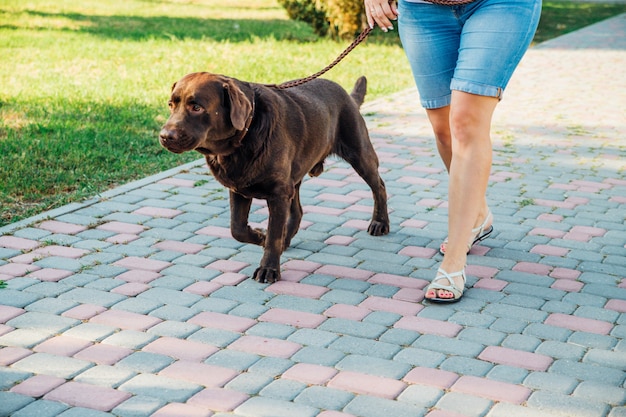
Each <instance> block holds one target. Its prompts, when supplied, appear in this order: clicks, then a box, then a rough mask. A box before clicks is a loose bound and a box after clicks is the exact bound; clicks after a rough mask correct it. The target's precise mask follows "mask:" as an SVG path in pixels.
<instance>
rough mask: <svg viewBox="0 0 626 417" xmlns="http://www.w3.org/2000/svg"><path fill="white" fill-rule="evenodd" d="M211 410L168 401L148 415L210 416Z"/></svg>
mask: <svg viewBox="0 0 626 417" xmlns="http://www.w3.org/2000/svg"><path fill="white" fill-rule="evenodd" d="M212 415H213V412H211V411H209V410H207V409H206V408H203V407H196V406H193V405H189V404H181V403H169V404H168V405H166V406H165V407H163V408H160V409H159V410H157V411H156V412H155V413H154V414H152V415H151V416H150V417H181V416H184V417H211V416H212Z"/></svg>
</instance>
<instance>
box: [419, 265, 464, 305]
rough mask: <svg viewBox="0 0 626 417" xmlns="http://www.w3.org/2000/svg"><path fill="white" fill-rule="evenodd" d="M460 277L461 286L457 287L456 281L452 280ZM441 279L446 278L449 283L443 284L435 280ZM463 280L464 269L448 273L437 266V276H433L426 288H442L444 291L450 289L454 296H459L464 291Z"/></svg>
mask: <svg viewBox="0 0 626 417" xmlns="http://www.w3.org/2000/svg"><path fill="white" fill-rule="evenodd" d="M459 276H460V277H461V278H463V287H462V288H459V287H458V286H457V285H456V283H455V282H454V278H455V277H459ZM442 279H447V280H448V282H449V283H450V284H449V285H444V284H440V283H439V282H437V281H440V280H442ZM465 282H466V278H465V270H464V269H462V270H460V271H458V272H453V273H448V272H446V271H445V270H443V269H441V268H439V269H438V270H437V276H436V277H435V279H433V281H432V282H431V283H430V284H429V285H428V287H427V290H444V291H450V292H451V293H452V294H454V298H455V299H456V298H461V296H462V295H463V291H465Z"/></svg>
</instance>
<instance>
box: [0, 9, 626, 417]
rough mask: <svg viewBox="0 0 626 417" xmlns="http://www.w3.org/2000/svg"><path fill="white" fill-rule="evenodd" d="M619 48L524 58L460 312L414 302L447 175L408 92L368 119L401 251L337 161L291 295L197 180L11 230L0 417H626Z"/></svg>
mask: <svg viewBox="0 0 626 417" xmlns="http://www.w3.org/2000/svg"><path fill="white" fill-rule="evenodd" d="M624 39H626V15H622V16H619V17H616V18H614V19H610V20H608V21H605V22H603V23H602V24H599V25H594V26H592V27H590V28H587V29H584V30H582V31H579V32H575V33H573V34H570V35H566V36H564V37H561V38H557V39H555V40H554V41H551V42H548V43H546V44H542V45H539V46H537V47H535V48H532V49H531V50H530V51H529V52H528V53H527V55H526V57H525V58H524V60H523V62H522V65H521V66H520V68H519V69H518V72H517V73H516V74H515V76H514V78H513V80H512V82H511V85H510V86H509V88H508V89H507V92H506V97H505V99H504V100H503V102H502V103H501V105H500V106H499V108H498V110H497V111H496V115H495V117H494V134H493V142H494V165H493V170H492V174H491V177H490V182H489V204H490V206H491V208H492V211H493V213H494V215H495V223H494V226H495V232H494V233H493V234H492V235H491V236H490V238H489V239H487V240H485V241H484V242H482V243H481V245H478V246H476V247H474V248H473V249H472V251H471V253H470V256H469V260H468V268H467V271H468V274H469V277H468V280H469V282H468V284H469V287H470V288H469V289H468V290H467V291H466V293H465V296H464V298H463V299H462V301H460V302H459V303H457V304H454V305H433V304H430V303H428V302H426V301H424V298H423V297H424V292H423V289H424V287H425V286H426V285H427V283H428V282H429V281H430V279H431V278H432V277H433V274H434V271H435V269H436V266H437V265H438V263H439V262H440V260H441V255H439V254H438V252H437V248H438V245H439V243H440V242H441V241H442V239H444V238H445V236H446V228H447V225H446V191H447V190H446V187H447V182H446V177H447V174H446V173H445V170H444V169H443V166H442V164H441V163H440V161H439V158H438V156H437V153H436V148H435V145H434V142H433V139H432V134H431V132H430V128H429V126H428V123H427V120H426V118H425V116H424V114H423V111H421V110H420V109H419V108H418V104H417V99H416V92H415V91H413V90H410V91H406V92H402V93H399V94H396V95H393V96H390V97H387V98H384V99H380V100H376V101H372V102H369V103H366V104H365V106H364V107H363V114H364V115H365V117H366V120H367V123H368V126H369V127H370V132H371V137H372V141H373V142H374V144H375V146H376V149H377V151H378V154H379V157H380V161H381V173H382V176H383V178H384V180H385V181H386V184H387V189H388V192H389V195H390V198H389V204H390V210H391V229H392V230H391V233H390V234H389V235H387V236H384V237H372V236H370V235H368V234H367V232H366V228H367V224H368V221H369V217H370V215H371V207H372V200H371V195H370V192H369V189H368V188H367V186H366V185H365V184H364V183H363V181H362V180H361V179H360V178H359V177H358V176H357V175H356V174H355V173H354V172H353V171H352V169H351V168H350V167H349V166H348V165H347V164H346V163H345V162H343V161H340V160H336V159H331V160H329V161H328V163H327V167H326V171H325V173H324V174H323V175H322V176H320V177H318V178H313V179H307V180H306V181H305V182H304V183H303V186H302V203H303V206H304V210H305V216H304V221H303V224H302V228H301V230H300V231H299V233H298V234H297V235H296V237H295V238H294V240H293V242H292V245H291V247H290V248H289V249H288V250H287V251H286V252H285V253H284V255H283V264H282V267H283V273H282V277H283V280H282V281H280V282H277V283H274V284H259V283H256V282H254V281H252V280H250V279H249V278H248V277H249V276H250V274H251V273H252V272H253V271H254V269H255V267H256V265H257V263H258V262H259V259H260V257H261V248H259V247H256V246H252V245H246V244H241V243H239V242H236V241H235V240H234V239H232V238H231V236H230V232H229V229H228V226H229V206H228V194H227V191H226V190H225V189H224V188H223V187H222V186H221V185H219V184H218V183H217V182H216V181H215V180H214V179H213V178H212V177H211V176H210V175H208V173H207V170H206V168H205V167H204V166H203V163H202V161H198V162H195V163H192V164H188V165H186V166H184V167H181V168H177V169H173V170H171V171H167V172H164V173H161V174H159V175H156V176H154V177H150V178H147V179H145V180H142V181H139V182H136V183H132V184H129V185H126V186H123V187H120V188H118V189H115V190H112V191H110V192H108V193H105V194H103V195H102V196H100V197H99V198H96V199H93V200H91V201H89V202H86V203H84V204H74V205H70V206H67V207H64V208H62V209H60V210H55V211H53V212H50V213H46V214H44V215H42V216H38V217H35V218H32V219H28V220H27V221H24V222H20V223H18V224H15V225H13V226H10V227H5V228H4V229H2V231H3V234H2V236H1V237H0V279H2V280H5V281H6V282H7V283H8V287H7V288H6V289H2V290H0V390H1V391H0V415H3V416H38V417H46V416H63V417H73V416H80V417H92V416H93V417H100V416H111V415H115V416H121V417H139V416H150V415H154V416H155V417H165V416H184V417H187V416H190V417H193V416H226V415H229V416H241V417H315V416H319V417H349V416H356V417H396V416H397V417H406V416H414V417H422V416H428V417H461V416H466V417H479V416H489V417H522V416H523V417H539V416H541V417H555V416H570V417H577V416H580V417H604V416H609V417H622V416H626V407H625V406H624V404H625V402H626V385H625V383H626V382H625V381H626V342H625V340H624V339H625V337H626V314H625V313H626V225H625V219H626V210H625V207H626V177H625V170H626V117H625V116H626V111H625V109H626V81H625V80H626V79H625V78H624V77H623V69H624V68H626V48H625V45H624V41H623V40H624ZM371 82H375V80H371ZM155 146H158V145H157V143H156V139H155ZM266 221H267V208H266V206H265V204H264V202H262V201H255V203H254V205H253V209H252V213H251V222H252V223H253V224H254V225H259V226H264V224H265V222H266Z"/></svg>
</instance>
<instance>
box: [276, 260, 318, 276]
mask: <svg viewBox="0 0 626 417" xmlns="http://www.w3.org/2000/svg"><path fill="white" fill-rule="evenodd" d="M321 266H322V264H319V263H317V262H311V261H302V260H298V259H293V260H290V261H287V262H285V263H284V264H283V268H285V269H286V270H288V269H294V270H296V271H303V272H309V273H311V272H314V271H315V270H317V269H318V268H319V267H321Z"/></svg>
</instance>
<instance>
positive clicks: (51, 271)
mask: <svg viewBox="0 0 626 417" xmlns="http://www.w3.org/2000/svg"><path fill="white" fill-rule="evenodd" d="M70 275H74V273H73V272H72V271H67V270H64V269H55V268H43V269H39V270H37V271H33V272H31V273H30V274H28V278H37V279H38V280H41V281H47V282H58V281H60V280H62V279H63V278H67V277H69V276H70Z"/></svg>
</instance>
